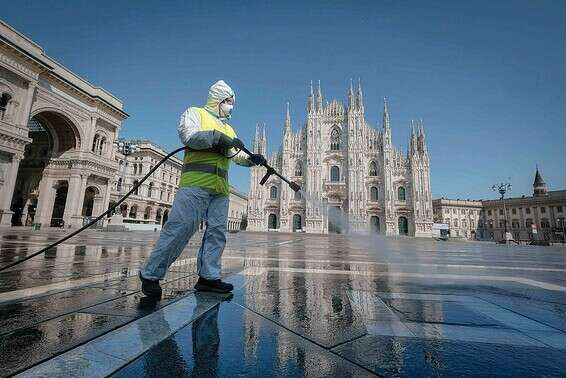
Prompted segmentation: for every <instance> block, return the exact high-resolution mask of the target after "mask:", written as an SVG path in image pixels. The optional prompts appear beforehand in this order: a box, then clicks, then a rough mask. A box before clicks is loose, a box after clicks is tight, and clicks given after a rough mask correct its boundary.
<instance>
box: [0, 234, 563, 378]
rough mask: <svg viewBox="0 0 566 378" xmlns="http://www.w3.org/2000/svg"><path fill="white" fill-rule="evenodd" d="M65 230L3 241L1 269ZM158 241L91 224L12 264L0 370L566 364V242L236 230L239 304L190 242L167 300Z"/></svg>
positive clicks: (164, 371) (229, 371) (291, 371)
mask: <svg viewBox="0 0 566 378" xmlns="http://www.w3.org/2000/svg"><path fill="white" fill-rule="evenodd" d="M3 232H8V231H3ZM60 235H61V234H60V233H57V234H50V233H47V232H42V233H37V232H29V231H17V232H14V231H10V234H9V235H8V234H4V235H0V236H1V239H0V248H1V249H0V265H2V264H6V263H9V262H11V261H14V260H15V259H18V258H21V257H24V256H26V254H28V253H33V252H34V251H36V250H38V249H39V248H41V247H42V246H44V245H45V244H46V243H48V241H49V240H54V239H56V238H57V237H59V236H60ZM156 238H157V235H156V234H153V233H149V234H148V233H145V234H143V233H102V232H90V233H88V234H86V235H83V236H81V237H80V238H77V239H72V240H71V241H70V242H68V243H66V244H64V245H61V246H60V247H59V248H58V249H57V250H56V251H50V252H49V253H48V254H46V255H44V256H38V257H36V258H33V259H31V260H29V261H27V262H25V263H23V264H22V265H19V266H16V267H14V268H12V269H10V270H8V271H6V272H1V273H0V340H1V341H0V361H2V364H0V375H2V376H4V375H9V374H12V373H14V372H17V371H23V370H25V369H27V368H29V367H31V366H33V365H36V366H35V367H33V368H32V369H29V370H27V371H25V373H24V375H26V374H27V375H28V376H37V375H39V374H45V375H48V376H51V375H57V373H61V371H62V370H60V369H61V367H62V366H64V367H65V369H67V370H66V372H73V374H77V375H86V376H104V375H109V374H114V375H116V376H136V377H137V376H170V375H180V376H238V375H247V376H260V375H261V376H264V375H282V376H295V375H309V376H310V375H314V376H365V375H375V374H377V375H382V376H407V375H410V376H415V375H427V376H430V375H434V376H436V375H448V376H453V375H457V376H469V375H488V374H490V375H491V374H495V375H506V376H515V375H523V376H524V375H527V376H540V375H547V376H555V375H560V374H562V363H561V361H563V360H564V358H565V357H566V282H565V281H566V274H565V273H566V253H565V252H566V250H564V249H560V248H549V247H532V246H513V247H509V246H503V245H495V244H488V243H466V242H435V241H433V240H419V239H410V238H398V239H395V238H392V239H385V238H374V239H369V238H365V237H361V236H359V237H350V238H348V237H344V236H340V235H336V236H334V235H330V236H323V235H305V234H277V233H269V234H259V233H240V234H235V235H233V234H230V235H229V240H228V246H227V249H226V252H225V256H224V260H223V274H224V275H225V279H227V280H229V281H231V282H233V283H234V284H235V287H236V290H235V292H234V296H233V298H231V300H230V301H225V299H226V298H223V297H218V296H217V297H214V296H210V295H202V294H195V293H194V292H193V291H192V287H193V285H194V283H195V282H196V278H197V277H196V275H195V264H196V261H195V258H194V256H195V252H196V249H197V247H198V245H197V244H192V245H190V246H189V247H188V248H187V250H186V251H185V252H184V254H183V255H182V256H181V258H180V259H179V260H178V261H177V263H176V264H174V265H173V266H172V267H171V269H170V272H169V273H168V276H167V279H166V281H165V282H164V283H163V288H164V298H163V300H162V301H160V302H157V303H155V302H147V301H146V300H144V299H143V296H142V295H141V294H140V292H139V282H138V279H137V277H136V274H137V270H138V268H139V267H140V264H141V263H142V262H143V260H144V258H145V257H146V256H147V255H148V254H149V253H150V251H151V245H152V243H153V242H154V240H155V239H156ZM102 335H103V336H102ZM125 346H127V347H125ZM102 351H103V352H104V353H102ZM54 356H57V357H55V358H53V357H54ZM87 360H88V361H89V364H88V366H85V364H84V361H87ZM42 361H44V362H42ZM125 364H127V365H126V366H124V365H125ZM58 369H59V370H58Z"/></svg>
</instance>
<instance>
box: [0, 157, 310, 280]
mask: <svg viewBox="0 0 566 378" xmlns="http://www.w3.org/2000/svg"><path fill="white" fill-rule="evenodd" d="M188 149H189V147H187V146H184V147H179V148H177V149H176V150H174V151H172V152H170V153H169V154H168V155H167V156H165V157H164V158H163V159H161V160H160V161H159V163H157V165H155V167H153V168H152V169H150V170H149V172H147V174H146V175H145V176H144V177H143V178H142V179H141V180H140V181H139V182H138V183H137V185H134V186H133V187H132V189H130V191H129V192H128V193H126V195H124V196H123V197H122V198H120V199H119V200H118V202H116V203H115V204H114V206H112V207H110V208H108V210H106V211H105V212H104V213H102V214H100V215H99V216H97V217H96V218H95V219H93V220H92V221H90V222H89V223H87V224H86V225H84V226H82V227H81V228H79V229H78V230H76V231H74V232H72V233H70V234H69V235H67V236H65V237H64V238H62V239H59V240H57V241H56V242H55V243H52V244H50V245H48V246H47V247H45V248H43V249H41V250H39V251H37V252H34V253H32V254H31V255H29V256H26V257H24V258H23V259H19V260H16V261H14V262H12V263H10V264H8V265H5V266H3V267H0V272H2V271H4V270H6V269H9V268H11V267H13V266H16V265H18V264H21V263H23V262H24V261H27V260H29V259H31V258H32V257H35V256H37V255H40V254H42V253H44V252H47V251H48V250H50V249H51V248H53V247H56V246H58V245H59V244H61V243H63V242H64V241H67V240H69V239H70V238H72V237H73V236H75V235H77V234H78V233H81V232H83V231H84V230H86V229H87V228H89V227H90V226H92V225H93V224H95V223H97V222H98V221H99V220H101V219H102V218H104V217H105V216H106V215H108V214H110V213H111V212H112V211H114V209H116V208H117V207H118V205H120V204H121V203H122V202H124V201H125V200H126V198H128V197H129V196H130V195H131V194H132V193H134V192H135V191H136V189H138V188H139V187H140V185H141V184H143V182H144V181H145V180H147V179H148V178H149V177H150V176H151V174H152V173H153V172H155V170H156V169H157V168H159V166H161V164H163V163H165V162H166V161H167V160H169V158H170V157H171V156H173V155H175V154H177V153H179V152H181V151H184V150H188ZM242 151H244V152H245V153H246V154H248V155H250V156H251V155H252V152H250V151H249V150H248V149H247V148H245V147H243V148H242ZM239 152H240V151H238V152H236V153H235V154H234V155H232V156H229V157H228V158H229V159H231V158H233V157H234V156H236V155H237V154H238V153H239ZM263 166H264V167H265V168H267V170H268V172H271V174H275V175H276V176H278V177H280V178H281V179H282V180H283V181H285V182H286V183H287V184H289V186H290V187H291V189H293V190H294V191H295V192H296V191H298V190H300V188H301V187H300V186H299V185H298V184H296V183H295V182H292V181H289V180H288V179H287V178H285V177H283V176H282V175H281V174H280V173H279V172H277V171H275V169H273V168H272V167H270V166H269V165H267V164H263ZM271 174H270V175H271Z"/></svg>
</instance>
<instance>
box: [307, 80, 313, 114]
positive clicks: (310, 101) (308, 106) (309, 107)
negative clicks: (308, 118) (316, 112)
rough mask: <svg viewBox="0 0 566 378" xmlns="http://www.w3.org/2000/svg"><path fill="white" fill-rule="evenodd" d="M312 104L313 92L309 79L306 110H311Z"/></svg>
mask: <svg viewBox="0 0 566 378" xmlns="http://www.w3.org/2000/svg"><path fill="white" fill-rule="evenodd" d="M313 105H314V93H313V89H312V80H311V82H310V86H309V99H308V104H307V111H308V112H309V113H310V112H312V110H313Z"/></svg>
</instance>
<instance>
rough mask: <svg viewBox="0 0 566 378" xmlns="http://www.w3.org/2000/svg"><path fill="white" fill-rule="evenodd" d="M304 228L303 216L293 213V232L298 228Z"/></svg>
mask: <svg viewBox="0 0 566 378" xmlns="http://www.w3.org/2000/svg"><path fill="white" fill-rule="evenodd" d="M302 229H303V226H302V219H301V216H300V215H299V214H295V215H293V232H295V231H297V230H302Z"/></svg>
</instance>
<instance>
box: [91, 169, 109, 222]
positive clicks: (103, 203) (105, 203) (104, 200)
mask: <svg viewBox="0 0 566 378" xmlns="http://www.w3.org/2000/svg"><path fill="white" fill-rule="evenodd" d="M111 186H112V183H111V182H110V179H108V181H107V183H106V190H105V191H104V197H103V198H102V201H101V208H100V210H99V212H97V213H94V215H95V216H99V215H100V214H102V213H103V212H105V211H106V210H108V205H109V204H110V192H111V191H112V187H111ZM107 219H108V218H106V217H104V218H103V219H102V220H101V221H100V222H104V221H106V220H107ZM100 222H99V223H100Z"/></svg>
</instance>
